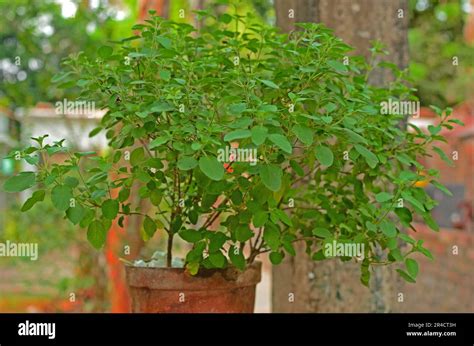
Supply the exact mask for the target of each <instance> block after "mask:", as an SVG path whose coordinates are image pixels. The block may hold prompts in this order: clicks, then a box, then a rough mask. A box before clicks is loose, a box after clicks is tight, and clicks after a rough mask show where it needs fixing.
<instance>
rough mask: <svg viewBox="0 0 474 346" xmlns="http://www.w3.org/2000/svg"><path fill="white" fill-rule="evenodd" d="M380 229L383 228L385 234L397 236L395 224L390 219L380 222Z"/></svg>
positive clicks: (391, 236)
mask: <svg viewBox="0 0 474 346" xmlns="http://www.w3.org/2000/svg"><path fill="white" fill-rule="evenodd" d="M380 229H381V230H382V233H383V234H385V235H386V236H387V237H388V238H393V237H396V236H397V229H396V228H395V225H394V224H393V223H392V222H390V221H388V220H383V221H382V222H381V223H380Z"/></svg>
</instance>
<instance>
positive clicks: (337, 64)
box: [327, 60, 347, 72]
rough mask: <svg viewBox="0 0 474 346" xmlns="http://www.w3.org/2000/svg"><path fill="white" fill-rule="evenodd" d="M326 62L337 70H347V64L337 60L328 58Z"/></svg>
mask: <svg viewBox="0 0 474 346" xmlns="http://www.w3.org/2000/svg"><path fill="white" fill-rule="evenodd" d="M327 64H328V65H329V66H331V67H332V68H333V69H334V70H336V71H337V72H347V66H346V65H344V64H343V63H342V62H340V61H337V60H328V62H327Z"/></svg>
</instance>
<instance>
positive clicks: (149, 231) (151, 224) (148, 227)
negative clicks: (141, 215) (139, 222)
mask: <svg viewBox="0 0 474 346" xmlns="http://www.w3.org/2000/svg"><path fill="white" fill-rule="evenodd" d="M156 228H157V226H156V223H155V221H153V220H152V218H151V217H149V216H148V215H147V216H145V220H143V229H144V230H145V233H146V235H147V236H148V237H149V238H151V237H153V235H154V234H155V232H156Z"/></svg>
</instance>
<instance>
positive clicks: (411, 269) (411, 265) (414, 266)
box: [405, 258, 418, 279]
mask: <svg viewBox="0 0 474 346" xmlns="http://www.w3.org/2000/svg"><path fill="white" fill-rule="evenodd" d="M405 266H406V267H407V272H408V274H409V275H410V277H412V278H414V279H416V276H417V275H418V262H417V261H415V260H414V259H411V258H407V259H406V260H405Z"/></svg>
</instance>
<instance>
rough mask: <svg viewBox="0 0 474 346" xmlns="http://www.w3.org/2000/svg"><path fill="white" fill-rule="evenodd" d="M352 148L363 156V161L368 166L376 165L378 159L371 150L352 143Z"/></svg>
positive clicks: (373, 166)
mask: <svg viewBox="0 0 474 346" xmlns="http://www.w3.org/2000/svg"><path fill="white" fill-rule="evenodd" d="M354 148H355V149H356V150H357V152H358V153H359V154H361V155H362V156H363V157H364V159H365V162H367V164H368V165H369V167H370V168H375V166H377V163H378V162H379V160H378V158H377V156H375V154H374V153H373V152H371V151H370V150H369V149H367V148H366V147H363V146H362V145H359V144H354Z"/></svg>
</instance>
